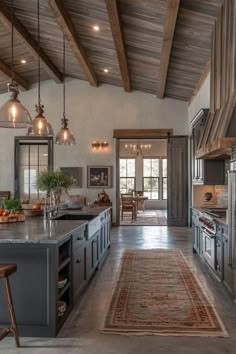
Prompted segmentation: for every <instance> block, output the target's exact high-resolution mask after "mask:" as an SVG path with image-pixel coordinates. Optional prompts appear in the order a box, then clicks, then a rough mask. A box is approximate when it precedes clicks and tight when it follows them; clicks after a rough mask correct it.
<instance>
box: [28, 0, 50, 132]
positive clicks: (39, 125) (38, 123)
mask: <svg viewBox="0 0 236 354" xmlns="http://www.w3.org/2000/svg"><path fill="white" fill-rule="evenodd" d="M39 52H40V21H39V0H38V104H36V105H35V109H36V112H37V113H38V114H37V115H36V117H35V118H34V120H33V126H32V127H30V128H29V130H28V135H32V136H52V135H53V129H52V126H51V124H50V123H49V122H48V120H47V119H46V118H45V116H44V115H43V113H44V106H43V105H42V104H41V95H40V55H39Z"/></svg>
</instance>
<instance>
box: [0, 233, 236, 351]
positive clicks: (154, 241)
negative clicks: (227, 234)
mask: <svg viewBox="0 0 236 354" xmlns="http://www.w3.org/2000/svg"><path fill="white" fill-rule="evenodd" d="M175 247H177V248H180V249H181V250H182V251H183V253H184V255H185V257H186V258H187V260H188V262H189V264H190V267H191V269H192V271H193V272H194V273H195V275H196V276H197V278H198V279H199V280H200V282H201V284H202V286H203V287H204V289H205V291H206V293H207V294H208V296H209V298H210V301H211V302H212V303H213V304H214V305H215V307H216V310H217V312H218V314H219V315H220V317H221V319H222V320H223V322H224V324H225V326H226V329H227V330H228V332H229V335H230V337H229V338H205V337H161V336H119V335H105V334H101V333H99V328H100V326H101V323H102V320H103V317H104V314H105V312H106V307H107V303H108V301H109V298H110V296H111V292H112V288H113V284H114V281H115V278H116V272H117V269H118V267H119V262H120V257H121V255H122V252H123V250H124V249H125V248H175ZM21 342H22V346H23V347H22V348H20V349H18V350H16V349H15V347H14V341H13V339H12V338H6V339H4V340H3V341H2V342H0V353H3V354H12V353H20V354H26V353H33V354H61V353H66V354H131V353H132V354H147V353H148V354H213V353H214V354H224V353H227V354H231V353H232V354H233V353H234V354H235V353H236V304H234V303H233V302H232V301H231V300H230V298H229V296H228V295H227V293H226V292H225V290H224V289H223V287H222V286H221V284H219V283H218V281H217V280H215V279H214V278H213V277H212V276H211V275H210V274H209V273H208V271H207V269H206V267H205V266H203V265H202V263H201V261H200V260H199V259H198V258H197V256H195V255H193V254H192V244H191V229H188V228H167V227H166V226H161V227H160V226H159V227H151V226H148V227H140V226H139V227H120V228H113V229H112V244H111V251H110V255H109V257H108V258H107V261H106V263H105V264H104V266H103V268H102V270H101V271H100V272H99V273H98V274H97V275H96V277H95V278H94V279H93V281H92V282H91V284H90V286H89V289H88V290H87V292H86V294H85V296H84V298H83V300H82V301H81V303H80V304H79V305H78V306H77V308H75V310H74V311H73V313H72V314H71V316H70V317H69V319H68V321H67V322H66V324H65V326H64V328H63V329H62V330H61V332H60V334H59V336H58V337H57V338H52V339H48V338H47V339H39V338H37V339H35V338H22V339H21Z"/></svg>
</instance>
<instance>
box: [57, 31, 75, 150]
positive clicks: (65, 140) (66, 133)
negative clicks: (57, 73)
mask: <svg viewBox="0 0 236 354" xmlns="http://www.w3.org/2000/svg"><path fill="white" fill-rule="evenodd" d="M65 53H66V50H65V36H64V35H63V118H62V120H61V122H62V128H61V129H60V130H59V132H58V133H57V136H56V140H55V143H56V144H58V145H74V144H75V138H74V136H73V134H72V133H71V131H70V130H69V128H68V119H67V118H66V90H65V62H66V60H65V57H66V54H65Z"/></svg>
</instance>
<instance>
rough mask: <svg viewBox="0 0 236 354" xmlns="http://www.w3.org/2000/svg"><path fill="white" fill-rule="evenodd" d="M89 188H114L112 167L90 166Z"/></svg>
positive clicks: (88, 169)
mask: <svg viewBox="0 0 236 354" xmlns="http://www.w3.org/2000/svg"><path fill="white" fill-rule="evenodd" d="M87 187H88V188H100V189H101V188H111V187H112V166H88V167H87Z"/></svg>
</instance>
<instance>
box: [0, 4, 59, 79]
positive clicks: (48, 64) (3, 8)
mask: <svg viewBox="0 0 236 354" xmlns="http://www.w3.org/2000/svg"><path fill="white" fill-rule="evenodd" d="M0 21H1V22H2V23H3V24H4V26H6V28H7V29H9V30H10V31H11V27H12V23H11V10H10V9H9V8H8V6H7V5H6V4H5V3H4V2H3V1H1V2H0ZM13 25H14V32H15V33H16V35H17V36H18V37H19V38H20V39H21V40H22V41H23V43H24V45H25V47H26V48H27V49H28V51H29V53H30V54H31V55H32V56H33V57H34V58H35V59H37V57H38V45H37V42H36V41H35V40H34V39H33V37H32V36H31V35H30V33H29V32H28V30H27V29H26V28H25V27H24V25H23V24H22V23H21V22H20V21H19V20H18V18H17V17H16V16H14V17H13ZM39 55H40V59H41V62H42V66H43V68H44V70H45V71H46V72H47V73H48V75H49V76H50V77H51V78H52V79H53V80H55V81H56V82H57V83H61V82H62V79H63V78H62V74H61V73H60V71H59V70H58V69H57V68H56V66H55V65H54V64H53V62H52V61H51V60H50V59H49V57H48V56H47V55H46V54H45V53H44V51H43V50H42V49H40V53H39Z"/></svg>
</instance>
